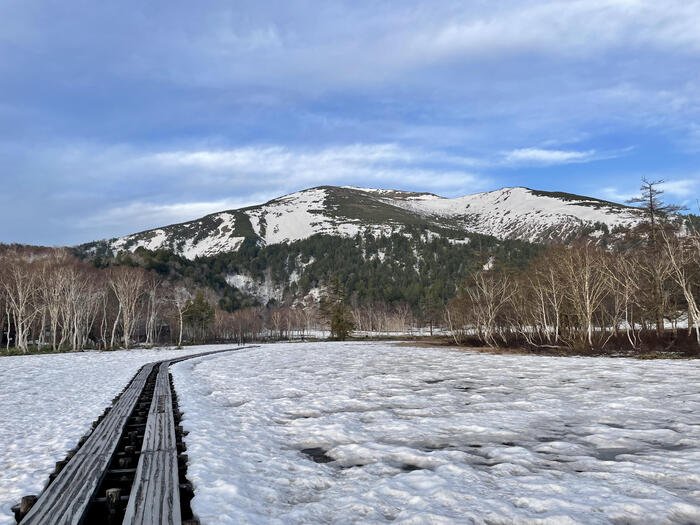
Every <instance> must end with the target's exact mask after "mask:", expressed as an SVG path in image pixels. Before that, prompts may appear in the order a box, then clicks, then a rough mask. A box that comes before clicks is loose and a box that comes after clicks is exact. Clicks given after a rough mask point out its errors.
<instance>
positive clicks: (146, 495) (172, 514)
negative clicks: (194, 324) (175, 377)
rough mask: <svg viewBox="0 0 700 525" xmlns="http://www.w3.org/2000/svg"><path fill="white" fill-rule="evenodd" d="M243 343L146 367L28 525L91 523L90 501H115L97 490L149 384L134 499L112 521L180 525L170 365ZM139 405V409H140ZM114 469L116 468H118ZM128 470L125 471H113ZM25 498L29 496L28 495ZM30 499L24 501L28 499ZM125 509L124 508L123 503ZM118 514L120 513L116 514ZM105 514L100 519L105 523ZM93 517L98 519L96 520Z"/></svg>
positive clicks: (26, 520)
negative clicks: (151, 388)
mask: <svg viewBox="0 0 700 525" xmlns="http://www.w3.org/2000/svg"><path fill="white" fill-rule="evenodd" d="M242 348H251V347H239V348H231V349H227V350H217V351H212V352H203V353H200V354H193V355H190V356H185V357H182V358H177V359H172V360H167V361H158V362H154V363H149V364H147V365H144V366H143V367H142V368H141V370H139V372H138V373H137V374H136V376H134V379H132V381H131V382H130V383H129V384H128V385H127V387H126V389H125V390H124V392H123V393H122V394H121V395H120V396H119V397H118V399H117V400H116V401H115V403H114V404H113V406H112V407H111V409H110V410H109V411H108V412H107V413H106V415H105V416H104V418H103V419H102V421H101V422H100V423H99V424H98V425H97V427H96V428H95V429H94V431H93V432H92V434H90V436H89V437H88V438H87V440H86V441H85V442H84V443H83V445H82V446H81V447H80V448H79V449H78V450H77V451H76V452H75V454H74V455H73V456H72V457H71V458H70V460H69V461H68V462H67V463H66V464H65V466H64V467H63V468H62V469H61V470H60V472H58V473H57V475H56V477H55V479H54V480H53V482H51V483H50V484H49V485H48V487H46V489H45V490H44V492H42V493H41V495H40V496H39V498H38V499H37V500H36V502H35V503H34V504H33V506H31V508H30V509H29V510H28V512H27V513H26V515H25V516H24V517H23V518H22V519H21V521H20V523H21V524H22V525H85V524H86V523H88V522H90V521H91V520H90V519H87V521H86V517H87V515H88V514H89V507H90V505H92V504H94V502H95V501H96V498H102V500H101V504H106V503H105V501H109V500H110V495H109V494H107V497H106V498H103V496H104V495H103V494H97V491H98V490H99V489H100V487H101V486H102V488H103V489H104V486H103V485H102V484H103V481H104V480H105V476H106V475H107V473H108V472H110V465H113V462H114V460H115V457H116V451H117V449H118V447H119V444H120V442H121V441H123V440H124V439H126V438H125V436H126V434H127V432H126V431H127V430H128V429H127V423H128V422H129V421H130V418H132V417H133V415H134V413H136V412H138V407H137V403H139V399H140V398H141V403H140V404H143V397H142V395H148V394H149V393H150V390H149V389H146V386H147V383H150V384H151V385H152V384H153V378H152V377H151V378H150V380H149V376H152V374H156V375H155V385H154V387H153V396H152V398H151V401H150V406H149V408H148V417H147V419H146V421H145V425H140V427H144V428H143V441H142V443H141V448H140V451H139V452H138V464H137V465H136V468H135V469H133V468H131V469H128V468H127V469H123V471H124V472H127V471H129V472H132V471H134V470H135V474H134V481H133V484H132V485H131V487H130V489H128V490H126V492H128V502H127V503H126V509H125V512H124V518H123V520H121V521H118V522H115V521H113V520H112V519H111V518H110V520H109V521H104V523H105V524H107V523H109V524H110V525H111V524H113V523H122V524H123V525H180V524H181V523H182V518H181V514H180V482H179V471H178V449H177V439H176V423H175V416H174V412H173V395H172V391H171V386H170V376H169V367H170V365H171V364H174V363H176V362H179V361H183V360H185V359H192V358H196V357H203V356H207V355H212V354H217V353H221V352H230V351H233V350H239V349H242ZM135 409H136V410H135ZM112 468H113V467H112ZM111 472H122V470H118V471H114V470H113V471H111ZM112 495H113V496H114V499H115V501H112V502H111V503H112V505H113V507H115V506H119V505H120V504H121V499H126V498H125V497H122V498H120V491H119V490H116V491H114V493H113V494H112ZM23 500H24V498H23ZM23 503H24V501H23ZM122 509H123V507H122ZM112 517H114V516H112ZM102 519H103V518H100V523H101V522H102ZM92 521H95V520H94V519H93V520H92Z"/></svg>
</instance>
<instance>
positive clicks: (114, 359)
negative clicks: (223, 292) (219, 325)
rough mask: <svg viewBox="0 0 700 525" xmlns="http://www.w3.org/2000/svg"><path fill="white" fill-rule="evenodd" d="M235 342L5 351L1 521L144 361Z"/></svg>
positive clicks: (0, 401) (0, 385)
mask: <svg viewBox="0 0 700 525" xmlns="http://www.w3.org/2000/svg"><path fill="white" fill-rule="evenodd" d="M230 347H231V345H219V347H217V346H214V345H208V346H204V347H202V346H200V347H196V346H191V347H187V348H186V349H184V350H176V349H167V348H162V349H153V350H122V351H115V352H82V353H70V354H44V355H30V356H13V357H2V358H0V524H2V525H5V524H7V525H10V524H14V523H15V520H14V516H13V514H12V512H11V510H10V508H11V507H12V506H13V505H15V504H16V503H19V500H20V498H21V497H22V496H25V495H27V494H39V493H40V492H41V490H42V489H43V488H44V485H45V484H46V482H47V481H48V477H49V474H50V473H51V471H53V469H54V466H55V463H56V461H59V460H62V459H64V458H65V455H66V453H67V452H68V451H69V450H70V449H71V448H73V447H75V446H76V444H77V443H78V440H79V439H80V437H81V436H82V435H83V434H85V433H86V432H88V431H89V430H90V428H91V424H92V422H93V421H94V420H95V419H97V417H98V416H99V415H100V414H102V412H104V409H105V408H107V407H108V406H109V405H111V403H112V399H113V398H114V396H116V395H117V394H118V393H120V392H121V391H122V390H123V389H124V387H125V386H126V384H127V383H128V382H129V380H130V379H131V378H132V377H133V376H134V374H135V373H136V372H137V371H138V369H139V368H140V367H141V366H142V365H144V364H145V363H148V362H151V361H158V360H161V359H167V358H169V357H180V356H183V355H187V354H193V353H198V352H205V351H210V350H217V349H219V348H221V349H223V348H230Z"/></svg>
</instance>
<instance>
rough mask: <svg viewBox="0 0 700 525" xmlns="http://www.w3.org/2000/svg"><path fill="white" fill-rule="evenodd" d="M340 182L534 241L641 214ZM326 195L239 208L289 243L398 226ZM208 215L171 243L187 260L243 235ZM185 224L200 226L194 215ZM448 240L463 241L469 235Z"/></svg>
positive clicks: (509, 192)
mask: <svg viewBox="0 0 700 525" xmlns="http://www.w3.org/2000/svg"><path fill="white" fill-rule="evenodd" d="M343 188H345V189H348V190H353V191H356V192H358V193H359V192H362V194H364V195H365V196H366V197H369V198H371V199H375V200H376V201H378V202H381V203H384V204H390V205H392V206H396V207H398V208H402V209H405V210H409V211H411V212H413V213H416V214H418V215H420V216H422V217H424V218H426V219H428V220H431V221H433V222H435V223H436V224H437V225H439V226H445V223H446V222H447V225H448V226H451V227H453V228H454V227H458V228H461V229H463V230H465V231H467V232H473V233H480V234H485V235H493V236H495V237H498V238H501V239H506V238H508V239H522V240H528V241H533V242H537V241H543V240H545V241H546V240H561V239H565V238H566V237H567V236H568V235H569V234H574V233H578V232H579V231H580V229H581V228H582V227H585V226H593V225H595V224H596V223H603V224H606V225H607V226H608V228H609V229H613V228H615V227H618V226H625V227H626V226H630V225H635V224H637V223H638V222H639V220H640V217H639V214H636V213H634V212H633V211H630V210H628V209H620V208H617V207H614V206H609V205H606V204H604V203H601V202H600V201H595V200H588V201H586V200H583V201H568V200H565V199H561V198H557V197H550V196H546V195H542V194H537V193H535V192H533V191H532V190H530V189H527V188H517V187H516V188H503V189H500V190H496V191H490V192H486V193H477V194H474V195H467V196H464V197H458V198H454V199H447V198H444V197H440V196H438V195H433V194H421V193H410V192H403V191H397V190H383V189H372V188H357V187H354V186H343ZM328 195H329V193H328V190H327V189H325V188H312V189H308V190H303V191H299V192H296V193H291V194H289V195H285V196H283V197H279V198H277V199H274V200H271V201H269V202H267V203H265V204H263V205H261V206H256V207H248V208H243V209H241V210H238V213H241V214H245V215H247V216H248V218H249V219H250V223H251V226H252V228H253V231H254V232H255V234H256V235H258V236H260V238H261V240H262V243H263V244H266V245H269V244H280V243H291V242H294V241H298V240H303V239H307V238H308V237H311V236H312V235H316V234H328V235H340V236H344V237H353V236H355V235H356V234H358V233H363V232H369V233H372V234H373V235H377V236H388V235H391V233H392V232H394V231H398V232H400V231H401V225H400V224H395V223H392V222H391V221H389V222H387V223H381V224H380V223H374V224H372V223H364V222H363V221H360V220H358V219H352V218H348V217H344V216H342V211H340V212H339V210H336V209H333V207H332V205H330V204H328V203H327V200H328V199H327V198H328ZM582 203H587V204H591V205H590V206H588V205H582ZM339 213H340V214H339ZM215 217H216V218H218V219H221V220H222V221H223V222H222V224H221V225H220V226H219V227H218V228H217V229H216V230H214V231H212V232H206V231H205V232H203V235H202V236H201V237H200V236H199V235H197V236H193V237H192V238H190V239H187V240H186V241H185V242H184V243H183V244H182V245H181V246H176V249H177V251H178V252H179V253H180V254H181V255H183V256H184V257H187V258H188V259H194V258H195V257H197V256H206V255H215V254H217V253H223V252H230V251H236V250H238V249H239V247H240V246H241V244H242V243H243V240H244V238H243V237H232V236H231V233H232V232H233V231H235V225H236V215H234V214H233V213H230V212H221V213H219V214H216V216H215ZM192 223H194V224H197V223H199V226H200V227H202V228H203V227H204V226H203V224H204V223H203V222H201V219H200V220H199V221H192ZM177 233H178V229H177V228H172V229H158V230H151V231H149V232H144V233H141V234H135V235H130V236H127V237H122V238H120V239H115V240H112V241H111V246H112V248H113V249H115V250H117V251H118V250H121V249H124V246H125V244H126V243H127V241H132V242H133V244H132V245H131V247H130V249H131V250H132V251H133V250H135V249H136V248H137V247H139V246H143V247H145V248H148V249H157V248H168V247H170V246H171V245H173V244H176V245H177V244H179V243H180V242H181V241H179V240H178V239H177ZM591 234H592V235H593V236H595V237H599V236H600V235H601V232H600V231H592V232H591ZM135 239H136V240H135ZM452 242H454V243H460V244H461V243H466V242H468V238H466V237H465V239H464V240H454V241H452Z"/></svg>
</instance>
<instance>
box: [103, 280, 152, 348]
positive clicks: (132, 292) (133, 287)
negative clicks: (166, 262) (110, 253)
mask: <svg viewBox="0 0 700 525" xmlns="http://www.w3.org/2000/svg"><path fill="white" fill-rule="evenodd" d="M145 283H146V278H145V275H144V272H143V270H141V269H140V268H129V267H126V266H119V267H116V268H110V274H109V285H110V287H111V288H112V291H113V292H114V295H115V296H116V298H117V301H118V302H119V311H120V313H121V325H122V337H123V341H124V348H129V346H130V344H131V338H132V334H133V330H134V325H135V320H136V308H137V306H138V303H139V300H140V299H141V296H142V295H143V293H144V285H145Z"/></svg>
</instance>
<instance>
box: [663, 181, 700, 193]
mask: <svg viewBox="0 0 700 525" xmlns="http://www.w3.org/2000/svg"><path fill="white" fill-rule="evenodd" d="M698 183H700V177H698V178H695V179H678V180H669V181H665V182H663V183H662V184H660V185H659V187H660V188H661V189H662V190H663V192H664V193H667V194H668V195H673V196H674V197H688V196H690V195H692V194H696V193H697V188H698Z"/></svg>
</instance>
